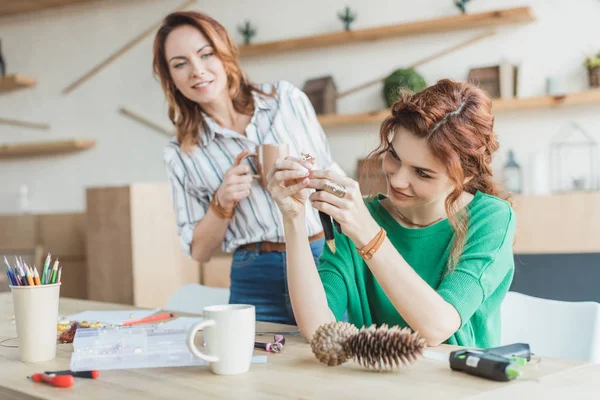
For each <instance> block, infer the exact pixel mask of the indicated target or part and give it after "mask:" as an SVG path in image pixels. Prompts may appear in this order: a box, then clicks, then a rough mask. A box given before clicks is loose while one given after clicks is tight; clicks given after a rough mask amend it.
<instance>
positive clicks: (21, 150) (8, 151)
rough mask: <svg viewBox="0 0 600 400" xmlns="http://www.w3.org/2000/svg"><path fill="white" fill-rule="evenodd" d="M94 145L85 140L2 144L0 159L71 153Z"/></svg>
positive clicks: (93, 142) (90, 141)
mask: <svg viewBox="0 0 600 400" xmlns="http://www.w3.org/2000/svg"><path fill="white" fill-rule="evenodd" d="M95 145H96V141H94V140H87V139H71V140H56V141H44V142H31V143H15V144H3V145H0V159H2V158H17V157H35V156H44V155H52V154H64V153H72V152H76V151H82V150H86V149H89V148H91V147H94V146H95Z"/></svg>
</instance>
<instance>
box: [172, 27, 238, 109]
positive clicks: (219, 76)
mask: <svg viewBox="0 0 600 400" xmlns="http://www.w3.org/2000/svg"><path fill="white" fill-rule="evenodd" d="M165 56H166V59H167V63H168V64H169V72H170V74H171V78H172V79H173V82H174V83H175V87H176V88H177V89H178V90H179V91H180V92H181V93H182V94H183V95H184V96H185V97H186V98H188V99H189V100H191V101H193V102H196V103H198V104H200V105H206V104H211V103H213V102H215V101H217V100H218V99H220V98H222V97H225V96H228V92H227V73H226V71H225V67H224V66H223V63H222V62H221V60H220V59H219V58H218V57H217V55H216V54H215V51H214V48H213V47H212V46H211V45H210V42H209V41H208V40H207V38H206V37H205V36H204V35H203V34H202V32H200V31H199V30H198V29H196V28H194V27H192V26H190V25H182V26H180V27H177V28H175V29H174V30H173V31H172V32H171V33H170V34H169V36H168V37H167V40H166V41H165Z"/></svg>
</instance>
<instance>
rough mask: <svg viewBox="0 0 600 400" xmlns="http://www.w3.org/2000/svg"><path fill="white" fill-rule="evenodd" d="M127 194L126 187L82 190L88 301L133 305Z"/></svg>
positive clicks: (129, 211)
mask: <svg viewBox="0 0 600 400" xmlns="http://www.w3.org/2000/svg"><path fill="white" fill-rule="evenodd" d="M129 193H130V192H129V186H123V187H111V188H88V189H87V190H86V211H87V221H86V225H87V229H86V249H87V257H86V259H87V265H88V276H87V288H88V298H89V299H90V300H99V301H109V302H114V303H121V304H133V269H132V267H131V266H132V254H131V208H130V207H131V204H130V198H129ZM148 217H151V216H148Z"/></svg>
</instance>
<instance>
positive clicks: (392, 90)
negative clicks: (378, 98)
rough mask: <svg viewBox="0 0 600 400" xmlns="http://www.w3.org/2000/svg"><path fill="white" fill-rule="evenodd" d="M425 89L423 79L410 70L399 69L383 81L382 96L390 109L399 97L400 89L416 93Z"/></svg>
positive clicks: (425, 84)
mask: <svg viewBox="0 0 600 400" xmlns="http://www.w3.org/2000/svg"><path fill="white" fill-rule="evenodd" d="M426 87H427V82H426V81H425V79H424V78H423V77H422V76H421V75H419V73H418V72H417V71H415V70H414V69H412V68H401V69H397V70H396V71H394V72H392V74H391V75H389V76H388V77H387V78H385V80H384V81H383V96H384V97H385V101H386V103H387V105H388V107H391V106H392V104H394V103H395V102H396V101H398V98H399V96H400V91H401V90H402V89H409V90H410V91H412V92H414V93H418V92H420V91H421V90H423V89H425V88H426Z"/></svg>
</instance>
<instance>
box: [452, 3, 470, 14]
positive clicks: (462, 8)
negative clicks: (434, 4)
mask: <svg viewBox="0 0 600 400" xmlns="http://www.w3.org/2000/svg"><path fill="white" fill-rule="evenodd" d="M469 1H471V0H454V5H455V6H456V7H458V9H459V10H460V12H461V13H463V14H465V13H466V12H467V3H468V2H469Z"/></svg>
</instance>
